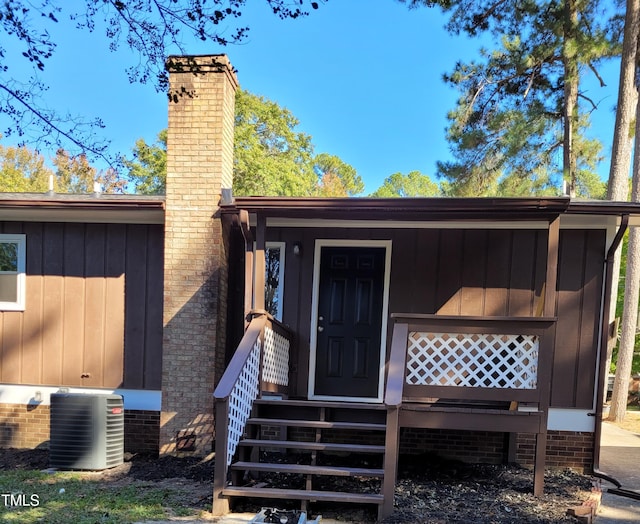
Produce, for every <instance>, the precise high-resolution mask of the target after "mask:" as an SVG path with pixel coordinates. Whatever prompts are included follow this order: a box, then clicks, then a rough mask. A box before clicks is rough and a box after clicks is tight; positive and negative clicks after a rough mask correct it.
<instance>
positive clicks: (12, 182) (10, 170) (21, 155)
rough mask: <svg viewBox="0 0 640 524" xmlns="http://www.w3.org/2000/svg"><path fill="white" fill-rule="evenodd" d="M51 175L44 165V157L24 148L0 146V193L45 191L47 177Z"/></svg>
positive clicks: (47, 182) (47, 181)
mask: <svg viewBox="0 0 640 524" xmlns="http://www.w3.org/2000/svg"><path fill="white" fill-rule="evenodd" d="M50 174H53V173H52V171H51V170H50V169H48V168H47V167H46V166H45V164H44V157H43V156H42V155H40V154H38V153H36V152H34V151H31V150H29V149H27V148H26V147H11V146H10V147H5V146H3V145H1V144H0V191H2V192H19V193H23V192H35V193H40V192H43V191H46V190H47V188H48V187H49V185H48V184H49V175H50Z"/></svg>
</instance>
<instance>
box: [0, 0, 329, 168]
mask: <svg viewBox="0 0 640 524" xmlns="http://www.w3.org/2000/svg"><path fill="white" fill-rule="evenodd" d="M323 1H324V0H323ZM255 3H256V2H248V1H247V0H230V1H228V2H222V1H221V0H215V1H213V2H205V1H203V0H136V1H135V2H127V1H126V0H124V1H122V0H118V1H106V0H104V1H94V0H87V1H84V2H69V1H66V0H40V1H35V2H33V1H30V0H6V1H3V2H0V35H1V37H0V115H2V116H3V117H4V118H3V119H2V123H3V125H4V126H5V128H4V129H3V132H4V133H5V135H7V136H9V135H15V136H19V137H20V138H21V140H24V142H25V143H31V144H34V143H37V144H39V145H40V146H43V147H47V148H50V149H54V148H55V147H58V148H64V149H66V150H70V151H72V153H73V154H74V156H75V155H76V154H78V153H84V154H89V155H91V156H95V157H100V158H102V159H104V160H106V161H108V162H114V161H115V159H114V158H112V157H111V155H109V153H108V149H109V142H108V140H105V139H103V138H102V137H100V136H99V135H98V134H96V130H97V129H99V128H102V127H104V125H103V123H102V121H101V120H100V118H96V119H86V118H84V117H83V116H80V115H73V114H70V113H69V112H68V110H67V109H66V108H58V109H59V110H56V107H55V101H51V100H49V102H52V103H50V104H47V99H46V97H45V96H44V95H45V94H46V91H47V89H48V85H47V79H46V73H47V72H48V69H47V65H48V63H49V59H51V57H53V56H54V55H55V52H56V48H57V42H56V40H55V36H54V35H56V34H58V33H59V28H58V27H56V26H57V25H58V23H59V21H60V20H63V19H66V20H71V21H72V24H73V26H72V27H74V28H75V31H76V32H77V35H76V41H75V44H76V45H82V38H83V37H84V36H85V33H92V32H96V31H98V30H99V28H103V31H104V47H105V49H109V50H111V51H115V50H116V49H118V48H119V47H120V46H126V47H128V49H129V51H130V53H128V56H130V57H131V63H130V64H128V65H127V64H122V67H123V71H124V72H125V73H126V75H127V77H128V79H129V81H131V82H141V83H151V84H153V85H154V86H155V87H156V89H157V90H158V91H161V92H167V87H168V76H167V71H166V68H165V60H166V58H167V56H169V55H171V54H175V53H176V50H177V52H179V53H181V54H186V51H185V50H186V49H188V47H189V44H191V43H193V42H209V45H210V46H211V45H213V46H214V47H219V46H225V45H228V44H232V43H239V42H242V41H243V40H244V39H245V38H246V36H247V34H248V32H249V28H248V27H246V26H245V25H243V24H242V18H241V17H242V13H243V12H244V11H245V9H249V7H248V5H253V4H255ZM262 3H263V5H266V6H268V8H269V9H270V10H271V12H272V13H273V14H274V16H277V17H279V18H281V19H297V18H300V17H303V16H306V15H307V14H309V12H310V11H311V10H314V9H318V7H319V4H320V3H321V2H320V1H311V0H298V1H296V2H291V1H290V0H263V2H262ZM66 36H67V37H69V38H72V37H73V35H66ZM70 45H74V44H73V43H71V44H70ZM125 55H127V53H125ZM20 60H23V63H22V66H23V67H12V66H10V65H7V64H15V63H20Z"/></svg>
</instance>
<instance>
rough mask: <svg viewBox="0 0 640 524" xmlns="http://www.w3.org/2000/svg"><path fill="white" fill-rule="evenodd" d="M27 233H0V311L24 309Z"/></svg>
mask: <svg viewBox="0 0 640 524" xmlns="http://www.w3.org/2000/svg"><path fill="white" fill-rule="evenodd" d="M25 245H26V237H25V235H0V311H23V310H24V284H25V275H24V268H25Z"/></svg>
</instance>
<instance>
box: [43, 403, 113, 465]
mask: <svg viewBox="0 0 640 524" xmlns="http://www.w3.org/2000/svg"><path fill="white" fill-rule="evenodd" d="M50 413H51V420H50V440H49V465H50V466H51V467H52V468H59V469H87V470H100V469H107V468H112V467H114V466H117V465H119V464H122V463H123V461H124V401H123V398H122V396H121V395H107V394H96V395H93V394H91V395H89V394H82V393H53V394H52V395H51V412H50Z"/></svg>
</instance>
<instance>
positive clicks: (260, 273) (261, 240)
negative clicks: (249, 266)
mask: <svg viewBox="0 0 640 524" xmlns="http://www.w3.org/2000/svg"><path fill="white" fill-rule="evenodd" d="M266 229H267V219H266V218H265V217H263V216H261V215H258V221H257V224H256V261H255V267H256V273H255V287H254V295H253V308H254V309H258V310H261V309H264V274H265V271H266V262H265V248H266V241H265V236H266Z"/></svg>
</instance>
